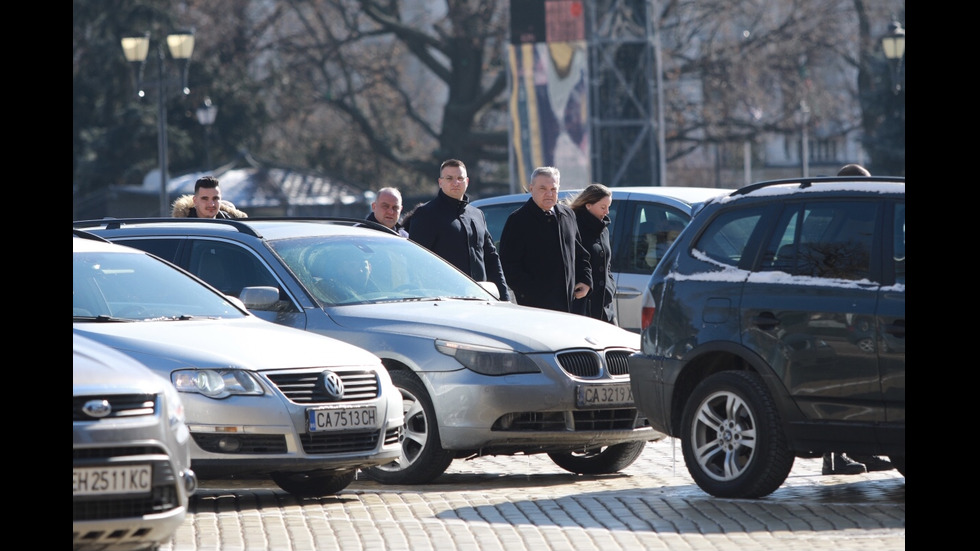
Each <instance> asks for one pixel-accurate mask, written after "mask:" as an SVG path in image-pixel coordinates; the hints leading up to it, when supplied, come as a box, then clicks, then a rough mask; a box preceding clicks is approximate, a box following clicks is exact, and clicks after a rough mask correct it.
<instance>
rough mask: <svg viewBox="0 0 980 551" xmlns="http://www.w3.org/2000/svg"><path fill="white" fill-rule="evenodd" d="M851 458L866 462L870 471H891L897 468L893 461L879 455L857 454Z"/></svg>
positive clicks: (865, 464)
mask: <svg viewBox="0 0 980 551" xmlns="http://www.w3.org/2000/svg"><path fill="white" fill-rule="evenodd" d="M851 459H853V460H854V461H858V462H860V463H864V466H865V467H866V468H867V469H868V472H869V473H870V472H874V471H890V470H892V469H894V468H895V465H892V462H891V461H889V460H887V459H883V458H881V457H878V456H877V455H855V456H854V457H853V458H851Z"/></svg>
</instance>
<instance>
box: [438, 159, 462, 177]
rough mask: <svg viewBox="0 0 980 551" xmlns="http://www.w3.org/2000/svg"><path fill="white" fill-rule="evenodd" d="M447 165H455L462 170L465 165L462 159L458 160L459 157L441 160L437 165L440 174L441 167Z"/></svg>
mask: <svg viewBox="0 0 980 551" xmlns="http://www.w3.org/2000/svg"><path fill="white" fill-rule="evenodd" d="M447 166H456V167H459V168H461V169H463V170H466V165H464V164H463V161H460V160H459V159H448V160H445V161H443V162H442V164H441V165H439V174H440V175H442V169H444V168H446V167H447Z"/></svg>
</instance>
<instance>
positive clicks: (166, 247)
mask: <svg viewBox="0 0 980 551" xmlns="http://www.w3.org/2000/svg"><path fill="white" fill-rule="evenodd" d="M119 243H120V244H122V245H126V246H127V247H133V248H136V249H140V250H144V251H146V252H148V253H150V254H153V255H156V256H159V257H160V258H162V259H164V260H168V261H170V262H174V263H176V259H177V245H179V244H180V240H179V239H120V240H119Z"/></svg>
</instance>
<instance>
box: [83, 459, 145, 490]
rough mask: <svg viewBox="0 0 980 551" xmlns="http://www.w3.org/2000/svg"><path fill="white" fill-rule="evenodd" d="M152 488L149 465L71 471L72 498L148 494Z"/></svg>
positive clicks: (86, 468) (85, 468) (84, 468)
mask: <svg viewBox="0 0 980 551" xmlns="http://www.w3.org/2000/svg"><path fill="white" fill-rule="evenodd" d="M152 487H153V467H152V466H150V465H125V466H119V467H73V468H72V470H71V495H72V496H94V495H116V494H148V493H150V489H151V488H152Z"/></svg>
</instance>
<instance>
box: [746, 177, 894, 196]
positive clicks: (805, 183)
mask: <svg viewBox="0 0 980 551" xmlns="http://www.w3.org/2000/svg"><path fill="white" fill-rule="evenodd" d="M854 181H860V182H905V177H904V176H817V177H812V178H782V179H779V180H766V181H764V182H758V183H755V184H750V185H747V186H744V187H740V188H738V189H736V190H735V191H733V192H731V193H730V194H729V195H728V196H729V197H736V196H738V195H747V194H749V193H752V192H753V191H756V190H759V189H762V188H765V187H769V186H775V185H780V184H800V189H806V188H808V187H810V186H812V185H813V184H815V183H824V182H854Z"/></svg>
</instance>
